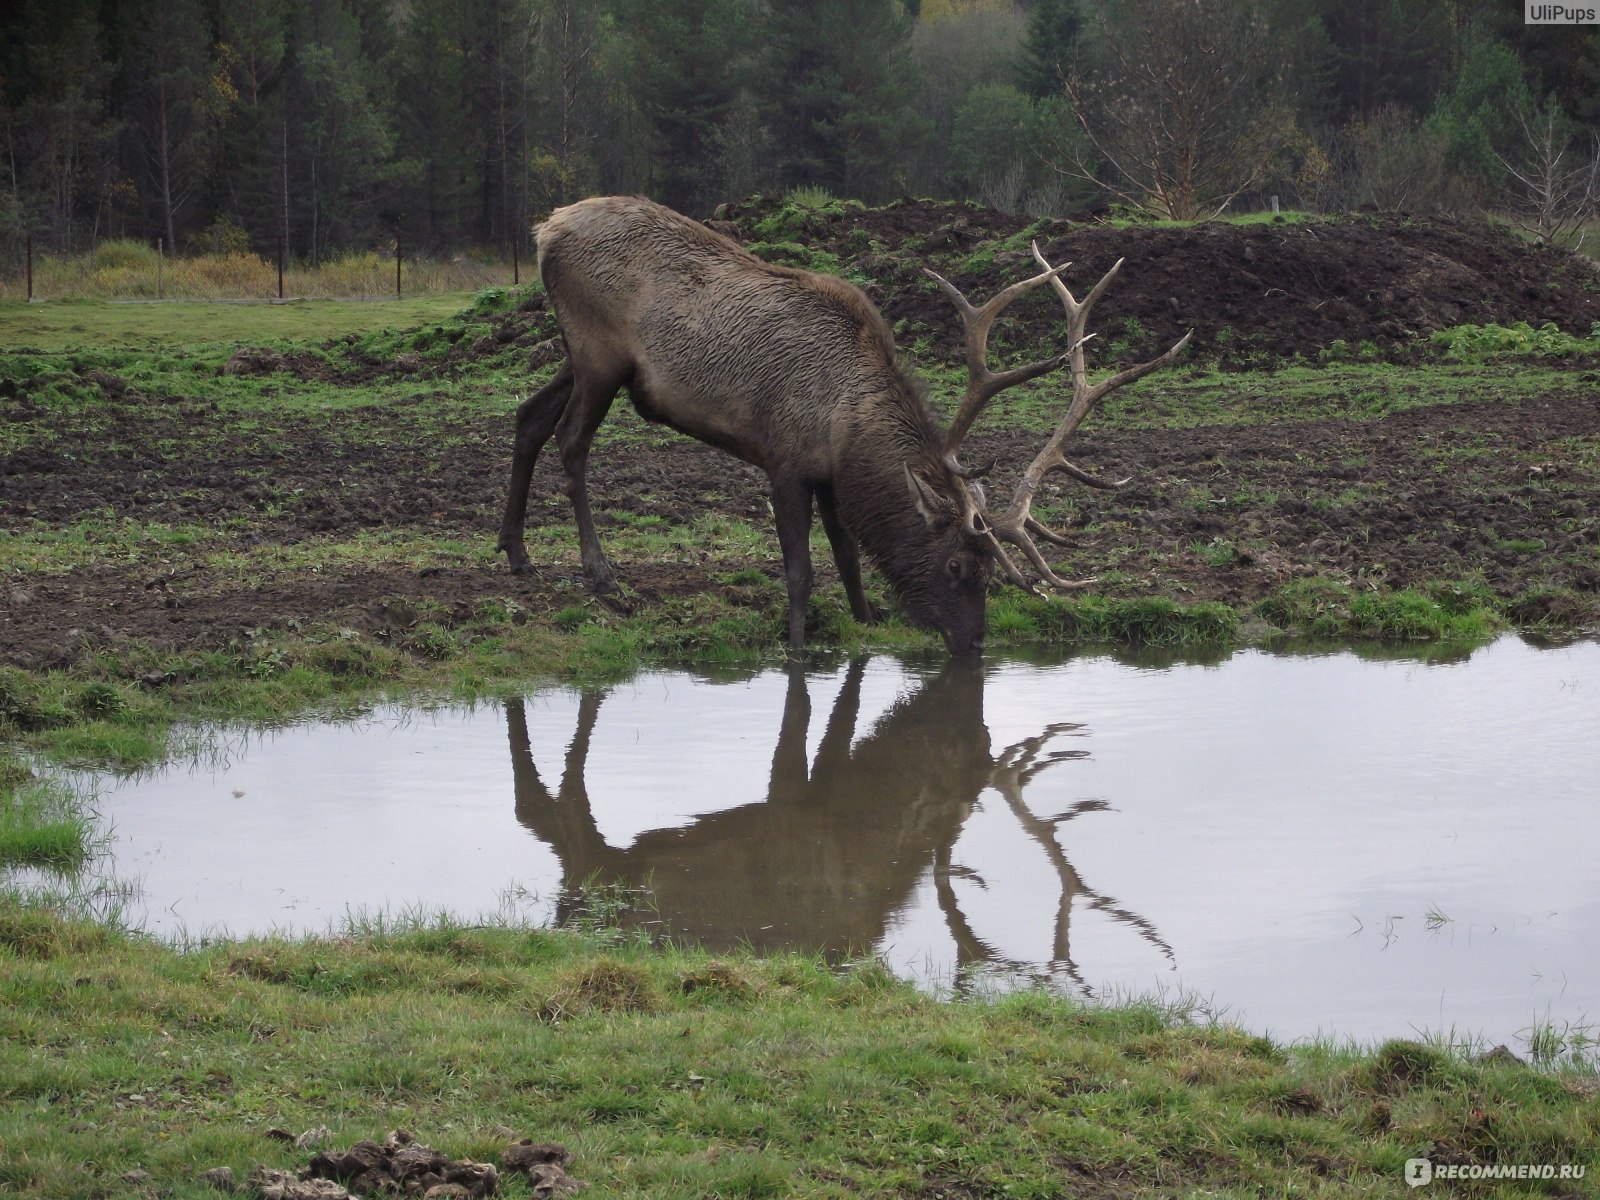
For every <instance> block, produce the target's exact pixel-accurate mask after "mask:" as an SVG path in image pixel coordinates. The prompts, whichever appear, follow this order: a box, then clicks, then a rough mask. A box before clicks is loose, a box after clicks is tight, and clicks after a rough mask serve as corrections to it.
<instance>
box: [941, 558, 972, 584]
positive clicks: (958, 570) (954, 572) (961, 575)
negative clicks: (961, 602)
mask: <svg viewBox="0 0 1600 1200" xmlns="http://www.w3.org/2000/svg"><path fill="white" fill-rule="evenodd" d="M944 573H945V574H946V575H948V576H949V577H950V582H951V583H960V582H961V581H962V580H963V579H965V578H966V575H967V564H966V563H964V562H962V561H961V560H960V559H959V558H951V559H948V560H946V562H945V564H944Z"/></svg>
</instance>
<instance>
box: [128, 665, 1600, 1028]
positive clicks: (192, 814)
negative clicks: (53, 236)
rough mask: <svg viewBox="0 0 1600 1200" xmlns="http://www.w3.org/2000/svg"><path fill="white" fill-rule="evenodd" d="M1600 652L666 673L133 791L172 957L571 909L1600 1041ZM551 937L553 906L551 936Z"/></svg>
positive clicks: (382, 730) (1085, 989) (1233, 1008)
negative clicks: (636, 889)
mask: <svg viewBox="0 0 1600 1200" xmlns="http://www.w3.org/2000/svg"><path fill="white" fill-rule="evenodd" d="M1597 733H1600V645H1597V644H1595V643H1579V644H1577V645H1573V646H1568V647H1563V648H1557V649H1544V650H1541V649H1534V648H1532V647H1530V646H1528V645H1526V644H1524V643H1523V642H1521V641H1519V640H1517V639H1515V638H1505V639H1502V640H1500V641H1498V642H1496V643H1494V644H1492V645H1489V646H1486V647H1484V648H1482V649H1480V650H1478V651H1476V652H1475V653H1473V654H1472V655H1471V656H1470V658H1469V659H1464V660H1461V661H1454V662H1448V663H1439V664H1428V663H1422V662H1418V661H1406V660H1388V661H1384V660H1372V659H1366V658H1362V657H1359V656H1357V655H1356V654H1354V653H1351V652H1348V651H1345V652H1340V653H1333V654H1323V655H1277V654H1270V653H1265V652H1261V651H1246V652H1242V653H1239V654H1236V655H1234V656H1232V657H1231V658H1228V659H1227V660H1226V661H1223V662H1221V663H1218V664H1215V665H1196V664H1172V665H1165V666H1148V665H1143V666H1141V665H1130V664H1127V663H1124V662H1119V661H1117V660H1115V659H1113V658H1109V657H1080V658H1074V659H1070V660H1067V661H1063V662H1050V663H1026V662H1006V661H1001V662H995V661H991V662H989V663H988V664H986V665H985V667H984V668H983V670H982V671H981V672H979V671H975V670H964V669H960V668H957V667H953V666H947V665H945V664H943V663H933V664H922V665H917V664H906V663H903V662H900V661H897V660H895V659H892V658H886V657H874V658H871V659H864V660H857V661H853V662H847V663H841V664H840V665H838V666H836V667H831V668H822V669H811V670H809V671H805V672H801V671H798V670H795V671H790V670H785V669H781V668H780V669H773V670H767V671H763V672H760V673H757V674H753V675H739V676H732V677H730V676H722V677H708V676H705V675H697V674H691V673H688V672H678V671H665V672H652V673H647V674H644V675H641V676H639V677H637V678H636V679H634V680H632V681H630V682H628V683H625V684H620V685H615V686H612V687H608V688H603V689H596V690H591V691H578V690H568V689H554V690H546V691H540V692H536V693H533V694H531V695H528V696H526V697H523V698H519V699H513V700H510V701H507V702H499V703H493V704H484V705H479V706H476V707H473V708H468V709H460V708H456V709H449V708H447V709H439V710H422V711H419V710H409V709H404V708H400V707H385V708H382V709H379V710H378V711H376V712H375V713H373V714H371V715H370V717H367V718H363V719H361V720H359V721H356V722H353V723H349V722H347V723H343V724H333V723H309V724H303V725H295V726H292V727H289V728H286V729H281V730H274V731H268V732H261V731H252V732H248V733H232V734H223V735H221V736H220V737H219V738H217V739H214V742H213V744H214V745H215V746H216V747H218V748H217V750H216V752H215V753H214V754H211V755H209V756H207V757H206V759H205V761H203V762H190V763H179V764H174V765H172V766H169V767H167V768H165V769H163V770H161V771H159V772H155V773H150V774H147V775H145V776H143V777H140V778H135V779H128V780H121V781H112V780H108V781H105V782H104V784H103V788H104V790H103V794H102V798H101V800H102V811H103V813H104V815H105V816H106V817H107V818H108V820H109V821H110V823H111V824H112V826H113V827H114V837H115V841H114V846H113V855H114V862H115V871H116V873H117V874H118V875H119V876H121V877H123V878H130V877H131V878H137V879H138V880H139V881H140V882H141V884H142V888H143V890H142V895H141V898H140V900H139V901H138V903H137V904H136V906H135V907H136V909H137V908H139V907H140V906H142V916H143V920H144V923H145V925H146V927H147V928H149V929H151V930H153V931H156V932H166V933H177V932H184V933H187V934H190V935H195V934H202V933H209V932H218V931H222V930H226V931H227V932H230V933H233V934H244V933H248V932H261V931H268V930H290V931H313V932H316V931H322V930H325V929H327V928H328V926H329V925H330V923H332V924H335V925H337V924H338V923H339V922H341V921H342V920H343V919H344V918H345V917H346V916H347V915H348V914H349V913H351V912H352V911H365V912H369V913H370V912H373V911H375V910H380V909H387V910H388V911H390V912H395V911H400V910H414V909H416V908H417V907H419V906H420V907H422V908H424V909H427V910H434V909H439V908H446V909H449V910H450V911H452V912H454V913H457V914H460V915H463V916H471V915H473V914H478V913H486V912H493V911H495V910H497V909H499V908H500V907H501V906H502V905H503V903H504V902H505V899H506V897H507V896H508V895H509V894H513V893H515V894H520V895H522V896H524V897H527V896H531V897H533V898H534V899H533V900H532V901H531V902H530V903H529V906H528V907H531V910H532V911H531V914H530V915H532V916H534V917H538V918H545V919H553V918H558V917H562V916H564V915H567V914H568V911H569V906H570V904H571V900H572V891H571V889H572V887H573V885H576V884H578V883H581V882H583V881H585V880H590V879H602V880H616V881H622V882H625V883H630V884H634V885H641V886H642V885H646V884H648V886H649V888H650V892H651V896H652V900H651V905H650V908H649V909H648V911H642V912H641V913H640V914H639V916H638V919H640V920H645V921H652V922H659V926H657V927H665V928H666V929H667V930H670V931H672V932H674V933H676V934H679V935H681V936H685V937H690V938H696V939H699V940H701V941H704V942H706V943H707V944H709V945H711V946H713V947H731V946H737V945H744V944H749V945H752V946H755V947H757V948H774V947H793V948H798V949H804V950H808V951H814V950H821V951H825V952H828V953H830V954H834V955H844V954H848V953H856V952H861V951H863V950H871V951H876V952H877V953H879V954H881V955H882V956H883V957H884V958H886V959H887V960H888V961H889V962H891V963H892V964H894V965H895V966H896V967H897V968H898V969H901V970H903V971H905V972H907V973H909V974H912V975H916V976H918V977H920V978H922V979H925V980H928V981H931V982H932V983H934V984H938V985H949V984H951V983H956V982H959V981H962V980H965V979H970V978H972V977H973V976H974V975H976V974H979V973H984V972H989V971H1005V972H1021V973H1024V974H1030V975H1035V976H1049V977H1051V978H1053V979H1055V980H1056V981H1057V982H1058V983H1059V984H1060V985H1061V986H1063V987H1065V988H1068V989H1070V990H1072V991H1074V992H1077V993H1079V994H1085V995H1096V996H1118V995H1125V994H1130V993H1134V994H1142V993H1150V992H1162V993H1165V994H1167V995H1168V996H1176V995H1180V994H1189V995H1194V996H1198V997H1201V998H1203V999H1205V1000H1208V1001H1210V1002H1211V1003H1212V1004H1213V1005H1214V1006H1215V1008H1217V1009H1223V1010H1225V1011H1226V1015H1227V1017H1228V1018H1229V1019H1231V1020H1235V1021H1238V1022H1240V1023H1242V1024H1244V1025H1245V1026H1247V1027H1249V1028H1251V1029H1254V1030H1257V1031H1260V1032H1266V1033H1271V1034H1273V1035H1275V1036H1279V1037H1283V1038H1302V1037H1309V1036H1312V1035H1316V1034H1324V1035H1332V1036H1336V1037H1354V1038H1359V1039H1363V1040H1370V1039H1377V1038H1384V1037H1390V1036H1410V1035H1413V1034H1415V1033H1417V1032H1431V1033H1449V1032H1454V1033H1455V1034H1456V1035H1458V1036H1467V1035H1473V1036H1481V1037H1484V1038H1487V1039H1489V1040H1490V1041H1491V1042H1496V1041H1506V1042H1511V1043H1513V1044H1515V1042H1516V1036H1517V1034H1518V1031H1520V1030H1524V1029H1526V1028H1528V1027H1529V1026H1530V1025H1532V1023H1533V1022H1534V1021H1536V1020H1539V1021H1551V1022H1554V1023H1555V1024H1556V1025H1557V1026H1558V1027H1559V1026H1561V1025H1563V1024H1574V1025H1576V1024H1581V1023H1584V1022H1586V1021H1591V1020H1600V954H1597V953H1596V951H1595V947H1596V946H1597V945H1600V853H1597V850H1600V845H1597V842H1600V839H1597V837H1596V834H1595V828H1596V816H1597V801H1600V783H1597V774H1596V763H1597V761H1600V758H1597V755H1596V753H1595V746H1596V735H1597ZM523 911H524V912H527V911H528V909H527V908H525V909H524V910H523Z"/></svg>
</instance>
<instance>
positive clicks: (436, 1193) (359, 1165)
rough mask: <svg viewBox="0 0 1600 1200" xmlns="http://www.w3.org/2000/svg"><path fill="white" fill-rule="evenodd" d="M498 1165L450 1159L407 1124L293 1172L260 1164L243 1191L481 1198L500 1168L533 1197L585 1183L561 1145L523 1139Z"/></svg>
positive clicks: (277, 1197)
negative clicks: (523, 1182)
mask: <svg viewBox="0 0 1600 1200" xmlns="http://www.w3.org/2000/svg"><path fill="white" fill-rule="evenodd" d="M499 1159H500V1165H499V1167H498V1168H497V1167H496V1166H495V1165H494V1164H493V1163H481V1162H474V1161H472V1160H471V1159H467V1158H449V1157H447V1156H446V1155H444V1154H441V1153H440V1152H439V1151H437V1150H434V1149H432V1148H431V1147H428V1146H424V1145H423V1144H422V1143H421V1142H419V1141H417V1140H416V1139H415V1138H414V1137H413V1136H412V1135H411V1134H410V1133H409V1132H407V1131H406V1130H404V1129H396V1130H394V1131H392V1132H391V1133H390V1134H389V1136H388V1137H386V1138H385V1139H384V1140H383V1142H382V1143H378V1142H373V1141H361V1142H357V1143H356V1144H355V1145H353V1146H351V1147H349V1148H348V1149H345V1150H337V1149H335V1150H320V1151H318V1152H317V1153H316V1155H315V1156H314V1157H313V1158H312V1159H311V1161H310V1163H308V1164H307V1165H306V1166H305V1167H304V1168H302V1169H301V1170H300V1171H299V1172H297V1173H295V1174H290V1173H289V1172H287V1171H280V1170H276V1169H275V1168H272V1167H264V1166H263V1167H257V1168H256V1169H255V1171H253V1172H252V1173H251V1175H250V1178H249V1180H248V1181H247V1182H246V1188H245V1190H246V1191H248V1192H249V1193H250V1194H251V1195H254V1196H257V1197H259V1198H260V1200H350V1198H351V1197H353V1196H416V1197H421V1198H422V1200H478V1198H479V1197H484V1196H492V1195H494V1194H495V1192H496V1191H497V1189H498V1188H499V1186H500V1176H501V1172H502V1171H503V1172H506V1173H508V1174H523V1175H526V1176H527V1177H528V1180H529V1183H530V1184H531V1186H532V1191H533V1194H534V1195H535V1196H541V1197H561V1196H570V1195H573V1194H574V1193H576V1192H579V1191H581V1190H583V1189H584V1188H585V1187H587V1186H588V1185H587V1184H586V1183H583V1182H582V1181H581V1180H577V1179H574V1178H573V1177H572V1176H571V1175H569V1174H567V1167H568V1165H570V1163H571V1162H572V1155H571V1153H570V1152H568V1150H567V1149H566V1148H565V1147H564V1146H557V1145H546V1144H539V1143H535V1142H533V1141H532V1140H531V1139H528V1138H521V1139H518V1140H516V1141H514V1142H512V1143H511V1144H510V1145H508V1146H507V1147H506V1148H505V1149H504V1150H502V1151H501V1152H500V1154H499Z"/></svg>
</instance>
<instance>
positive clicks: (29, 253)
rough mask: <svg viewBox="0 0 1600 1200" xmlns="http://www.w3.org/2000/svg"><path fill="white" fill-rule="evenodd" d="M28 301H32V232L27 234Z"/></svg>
mask: <svg viewBox="0 0 1600 1200" xmlns="http://www.w3.org/2000/svg"><path fill="white" fill-rule="evenodd" d="M28 303H30V304H32V303H33V234H31V233H30V234H29V235H28Z"/></svg>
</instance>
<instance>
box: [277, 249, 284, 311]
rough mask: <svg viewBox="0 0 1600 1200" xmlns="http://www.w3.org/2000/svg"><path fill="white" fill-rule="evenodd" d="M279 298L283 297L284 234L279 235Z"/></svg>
mask: <svg viewBox="0 0 1600 1200" xmlns="http://www.w3.org/2000/svg"><path fill="white" fill-rule="evenodd" d="M278 299H279V300H282V299H283V235H282V234H279V235H278Z"/></svg>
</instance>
